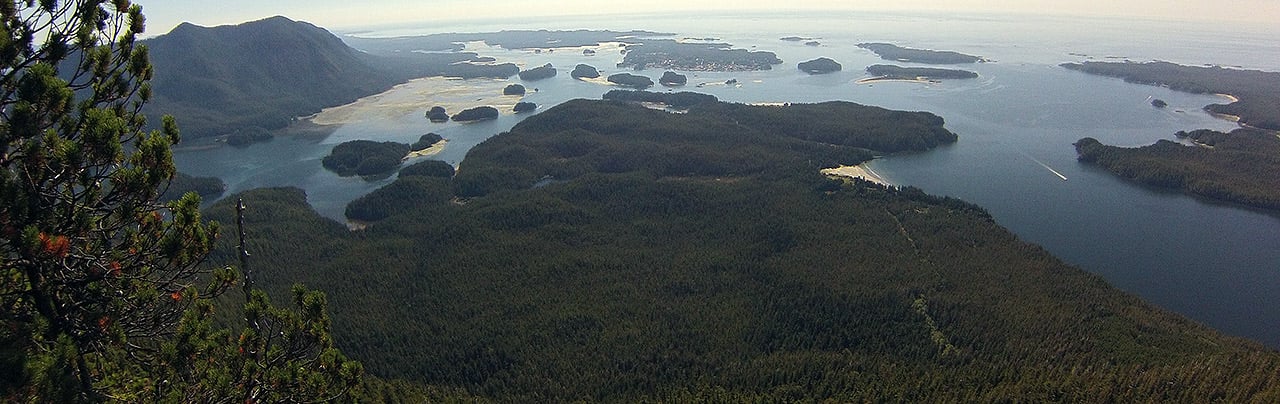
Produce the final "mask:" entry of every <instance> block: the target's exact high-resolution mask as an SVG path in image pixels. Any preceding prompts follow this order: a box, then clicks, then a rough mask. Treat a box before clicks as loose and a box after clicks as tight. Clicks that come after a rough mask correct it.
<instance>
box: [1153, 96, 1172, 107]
mask: <svg viewBox="0 0 1280 404" xmlns="http://www.w3.org/2000/svg"><path fill="white" fill-rule="evenodd" d="M1151 106H1153V107H1156V108H1164V107H1167V106H1169V103H1167V102H1164V100H1162V99H1159V98H1155V99H1152V100H1151Z"/></svg>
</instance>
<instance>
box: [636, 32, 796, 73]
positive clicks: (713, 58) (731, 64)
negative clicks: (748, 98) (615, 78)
mask: <svg viewBox="0 0 1280 404" xmlns="http://www.w3.org/2000/svg"><path fill="white" fill-rule="evenodd" d="M626 51H627V54H626V56H625V57H623V59H622V63H619V64H618V67H623V68H633V69H637V70H640V69H648V68H657V69H676V70H688V71H717V72H730V71H744V70H769V69H772V68H773V65H776V64H781V63H782V59H778V56H777V55H776V54H774V53H773V52H766V51H748V50H746V49H734V48H733V46H732V45H729V44H726V43H683V42H677V41H674V40H669V39H653V40H646V41H644V43H643V44H636V45H629V46H627V48H626Z"/></svg>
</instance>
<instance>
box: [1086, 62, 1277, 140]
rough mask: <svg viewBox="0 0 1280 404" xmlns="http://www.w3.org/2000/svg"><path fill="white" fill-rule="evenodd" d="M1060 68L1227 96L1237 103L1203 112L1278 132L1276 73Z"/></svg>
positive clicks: (1120, 65) (1137, 66)
mask: <svg viewBox="0 0 1280 404" xmlns="http://www.w3.org/2000/svg"><path fill="white" fill-rule="evenodd" d="M1062 67H1065V68H1068V69H1071V70H1078V71H1081V72H1085V73H1089V74H1097V75H1103V76H1111V77H1119V78H1122V79H1124V80H1125V81H1128V82H1131V83H1140V84H1151V85H1161V86H1168V87H1169V88H1170V89H1174V90H1178V91H1185V92H1190V93H1199V94H1213V93H1217V94H1230V95H1232V96H1234V97H1235V98H1237V100H1236V101H1234V102H1231V103H1229V104H1213V105H1209V106H1206V107H1205V110H1207V111H1209V112H1212V113H1216V114H1222V115H1230V116H1234V117H1238V118H1239V120H1240V123H1241V124H1244V125H1247V126H1253V127H1258V128H1263V129H1270V130H1280V73H1278V72H1264V71H1259V70H1241V69H1228V68H1223V67H1219V66H1211V67H1198V66H1183V65H1178V64H1174V63H1169V62H1146V63H1128V62H1084V63H1064V64H1062Z"/></svg>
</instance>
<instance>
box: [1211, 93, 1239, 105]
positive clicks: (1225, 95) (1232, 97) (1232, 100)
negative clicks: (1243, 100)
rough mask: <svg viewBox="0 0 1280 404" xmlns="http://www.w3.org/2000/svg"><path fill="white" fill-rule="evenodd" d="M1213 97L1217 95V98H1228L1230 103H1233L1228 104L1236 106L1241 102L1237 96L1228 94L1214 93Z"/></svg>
mask: <svg viewBox="0 0 1280 404" xmlns="http://www.w3.org/2000/svg"><path fill="white" fill-rule="evenodd" d="M1213 95H1216V96H1219V97H1222V98H1226V99H1227V100H1228V101H1231V102H1228V104H1234V103H1237V102H1240V97H1236V96H1234V95H1231V94H1226V93H1213Z"/></svg>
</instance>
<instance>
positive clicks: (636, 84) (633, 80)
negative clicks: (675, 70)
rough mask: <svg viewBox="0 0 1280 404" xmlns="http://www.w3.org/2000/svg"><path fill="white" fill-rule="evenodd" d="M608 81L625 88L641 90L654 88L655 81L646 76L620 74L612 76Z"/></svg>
mask: <svg viewBox="0 0 1280 404" xmlns="http://www.w3.org/2000/svg"><path fill="white" fill-rule="evenodd" d="M608 80H609V82H610V83H614V84H617V85H620V86H625V87H631V88H635V89H639V90H643V89H646V88H649V87H653V79H651V78H648V77H645V76H641V75H636V74H631V73H618V74H614V75H610V76H609V78H608Z"/></svg>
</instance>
